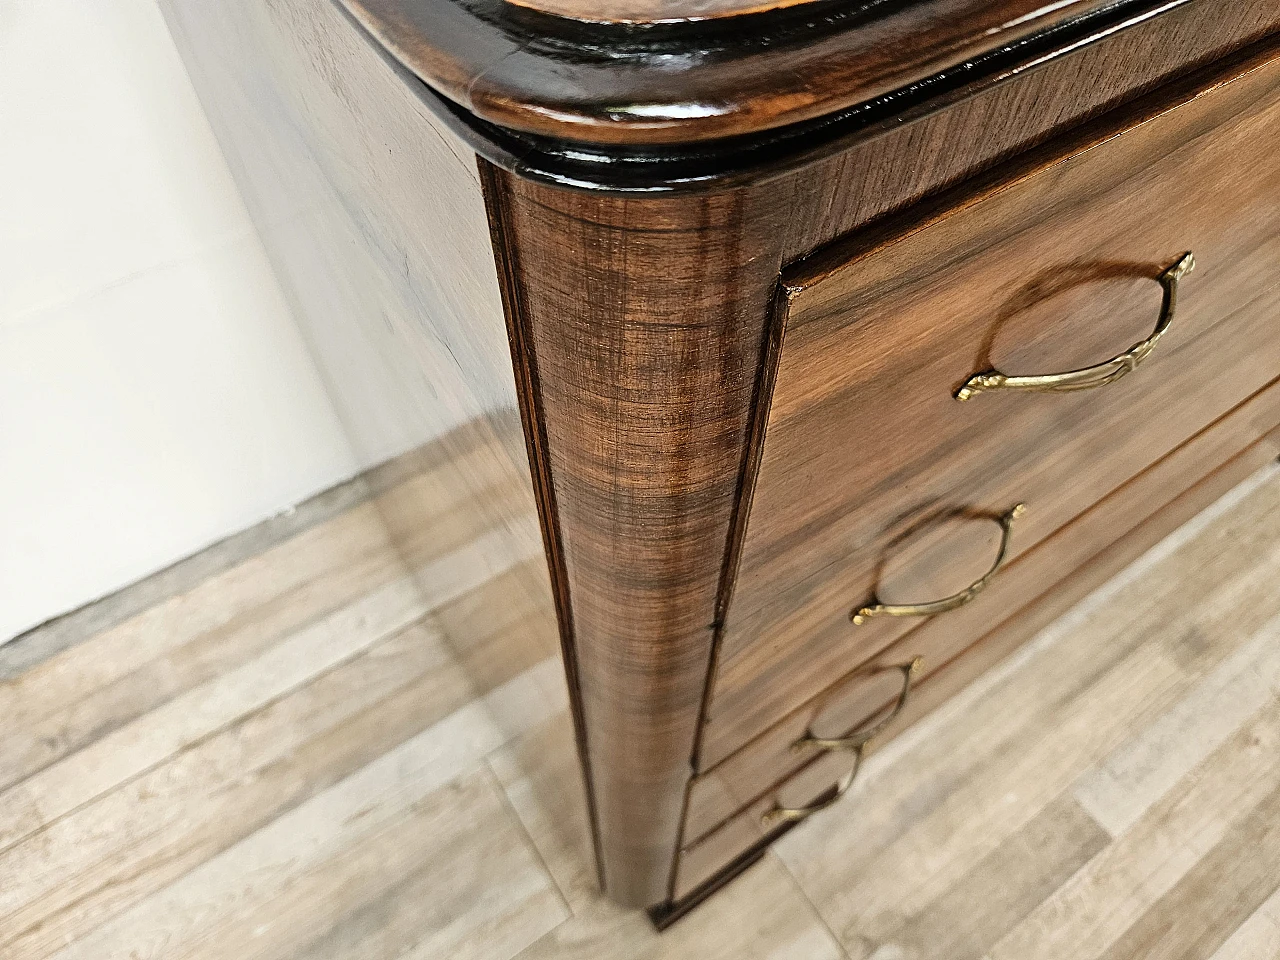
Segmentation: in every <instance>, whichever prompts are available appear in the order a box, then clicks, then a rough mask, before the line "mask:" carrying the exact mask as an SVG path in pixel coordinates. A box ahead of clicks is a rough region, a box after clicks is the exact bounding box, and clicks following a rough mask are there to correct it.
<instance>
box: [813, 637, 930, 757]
mask: <svg viewBox="0 0 1280 960" xmlns="http://www.w3.org/2000/svg"><path fill="white" fill-rule="evenodd" d="M923 666H924V657H916V658H915V659H914V660H912V661H911V662H910V663H903V664H900V665H898V666H896V667H889V668H887V669H889V670H897V671H899V672H901V674H902V689H901V690H899V691H898V699H897V700H895V701H894V704H893V709H892V710H890V711H889V712H888V714H886V715H885V716H884V718H883V719H881V720H880V721H878V722H877V723H875V724H873V725H872V726H870V727H868V728H865V729H859V730H854V731H853V732H852V733H850V734H849V735H848V736H844V737H834V738H826V737H815V736H814V735H813V734H811V733H809V732H808V731H805V735H804V736H803V737H801V738H800V739H799V740H797V741H796V742H795V743H793V744H792V745H791V750H792V752H793V753H800V752H802V751H805V750H809V749H817V750H856V749H857V748H858V747H862V746H865V745H866V744H867V743H868V742H870V741H871V740H873V739H875V738H876V737H878V736H879V735H880V734H881V733H882V732H883V731H884V729H885V728H886V727H887V726H889V724H891V723H893V721H894V720H896V719H897V718H898V714H900V713H901V712H902V708H903V707H905V706H906V705H907V698H908V696H909V695H910V693H911V680H912V678H913V677H915V675H916V674H918V673H919V672H920V670H921V668H922V667H923Z"/></svg>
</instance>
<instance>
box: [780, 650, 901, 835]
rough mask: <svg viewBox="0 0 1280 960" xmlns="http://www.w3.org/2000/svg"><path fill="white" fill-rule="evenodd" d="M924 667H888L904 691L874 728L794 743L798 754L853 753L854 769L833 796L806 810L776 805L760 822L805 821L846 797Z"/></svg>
mask: <svg viewBox="0 0 1280 960" xmlns="http://www.w3.org/2000/svg"><path fill="white" fill-rule="evenodd" d="M923 666H924V658H923V657H916V658H915V659H914V660H912V661H911V662H910V663H904V664H902V665H900V666H896V667H890V668H889V669H891V670H899V671H901V672H902V689H901V691H899V693H898V699H897V700H895V701H894V704H893V709H891V710H890V711H889V713H888V714H887V715H886V716H885V717H884V719H882V720H880V721H879V722H877V723H875V724H873V725H872V726H871V727H869V728H867V729H863V730H855V731H854V732H853V733H851V734H849V735H848V736H845V737H836V738H832V739H827V738H824V737H815V736H813V735H812V734H810V733H805V735H804V736H803V737H801V738H800V739H799V740H797V741H796V742H795V743H793V744H792V745H791V749H792V750H793V751H796V752H799V751H802V750H810V749H816V750H828V751H833V752H834V751H839V752H849V753H852V754H853V769H852V770H850V771H849V772H848V773H846V774H845V775H844V776H843V777H841V778H840V779H839V780H838V781H836V785H835V788H834V789H833V790H832V792H831V793H830V795H828V796H825V797H823V799H821V800H819V801H818V802H817V803H812V804H810V805H809V806H807V807H783V806H779V805H776V804H775V806H774V807H773V809H771V810H767V811H765V813H764V814H762V815H761V817H760V823H761V824H762V825H763V826H766V827H773V826H777V825H778V824H779V823H795V822H798V821H800V820H804V819H805V818H806V817H811V816H813V815H814V814H815V813H817V812H818V811H820V810H825V809H827V807H829V806H831V805H832V804H833V803H835V802H836V801H837V800H839V799H840V798H841V797H843V796H844V795H845V794H846V793H847V792H848V791H849V788H850V787H852V786H853V781H854V780H856V779H857V777H858V771H859V770H861V769H862V757H863V754H864V752H865V751H866V747H867V744H868V743H870V742H871V740H872V739H873V738H875V737H876V736H878V735H879V734H880V733H881V732H882V731H883V730H884V729H885V728H886V727H887V726H889V724H891V723H892V722H893V721H894V720H896V719H897V717H898V714H900V713H902V709H903V708H904V707H905V706H906V705H907V698H908V696H909V695H910V693H911V680H912V678H913V677H915V675H916V674H918V673H919V672H920V669H921V667H923Z"/></svg>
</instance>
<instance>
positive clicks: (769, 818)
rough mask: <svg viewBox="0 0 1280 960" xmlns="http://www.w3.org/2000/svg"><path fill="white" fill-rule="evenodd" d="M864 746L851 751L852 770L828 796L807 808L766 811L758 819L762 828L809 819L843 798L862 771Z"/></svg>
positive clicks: (780, 808) (838, 782)
mask: <svg viewBox="0 0 1280 960" xmlns="http://www.w3.org/2000/svg"><path fill="white" fill-rule="evenodd" d="M866 746H867V745H866V744H865V743H864V744H861V745H860V746H858V747H856V748H855V749H854V751H853V769H852V770H850V771H849V772H848V773H846V774H845V775H844V776H843V777H841V778H840V779H839V780H838V781H837V782H836V786H835V790H834V791H833V792H832V793H831V794H830V795H829V796H826V797H824V798H823V799H821V800H819V801H818V802H817V803H811V804H810V805H809V806H807V807H779V806H775V807H774V808H773V809H772V810H766V811H765V812H764V813H763V814H762V815H761V817H760V823H761V825H762V826H766V827H773V826H777V825H778V824H780V823H796V822H798V821H800V820H804V819H805V818H806V817H811V816H813V815H814V814H815V813H817V812H819V811H820V810H825V809H827V807H829V806H831V805H832V804H833V803H835V802H836V801H837V800H839V799H840V798H841V797H843V796H844V795H845V794H846V793H847V792H848V791H849V788H850V787H852V786H853V781H854V780H856V779H857V777H858V771H859V770H861V769H862V754H863V753H864V752H865V750H866Z"/></svg>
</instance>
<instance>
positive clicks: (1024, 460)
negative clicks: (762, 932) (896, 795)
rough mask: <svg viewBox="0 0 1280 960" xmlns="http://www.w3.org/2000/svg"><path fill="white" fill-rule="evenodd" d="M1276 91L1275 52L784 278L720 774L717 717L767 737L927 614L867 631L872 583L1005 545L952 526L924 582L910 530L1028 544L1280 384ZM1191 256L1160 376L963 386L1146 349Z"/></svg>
mask: <svg viewBox="0 0 1280 960" xmlns="http://www.w3.org/2000/svg"><path fill="white" fill-rule="evenodd" d="M1278 90H1280V68H1278V67H1277V66H1276V65H1275V64H1274V63H1269V64H1265V65H1260V66H1257V67H1255V68H1253V69H1252V70H1250V71H1249V72H1248V73H1247V74H1245V75H1244V76H1243V77H1241V78H1240V79H1238V80H1236V81H1234V82H1231V83H1228V84H1226V85H1225V86H1221V87H1215V88H1211V89H1210V90H1208V91H1206V92H1204V93H1203V94H1202V95H1200V96H1198V97H1196V98H1195V99H1193V100H1191V101H1190V102H1188V103H1186V104H1185V105H1182V106H1178V107H1176V108H1174V109H1172V110H1169V111H1167V112H1165V111H1161V112H1160V113H1158V114H1157V115H1155V116H1153V117H1150V118H1144V119H1143V120H1142V122H1140V123H1139V125H1137V126H1135V127H1133V128H1132V129H1129V130H1127V131H1126V132H1124V133H1123V134H1122V135H1120V136H1119V137H1116V138H1114V139H1113V138H1112V136H1111V135H1110V134H1104V135H1102V137H1101V138H1100V139H1099V140H1096V141H1094V142H1093V143H1091V144H1087V145H1086V146H1085V147H1084V149H1083V150H1078V149H1074V148H1073V149H1071V150H1069V151H1068V153H1067V155H1066V156H1061V155H1059V156H1051V157H1048V158H1037V159H1036V160H1035V162H1034V164H1033V165H1031V166H1028V167H1026V168H1024V169H1023V170H1022V172H1020V173H1018V174H1016V175H1014V176H1013V178H1012V180H1011V182H1010V183H1009V184H1000V185H998V186H996V187H995V188H994V192H991V193H985V194H984V193H983V192H982V191H978V192H977V193H975V194H970V195H966V196H964V197H962V198H957V200H956V201H955V203H956V204H958V205H959V206H958V210H957V211H956V212H951V211H950V210H949V209H947V208H946V207H945V206H944V205H943V204H944V203H945V201H944V202H943V203H940V204H939V206H940V207H941V208H942V209H941V210H940V212H939V213H937V214H935V215H933V216H932V217H929V218H926V220H925V222H922V223H920V224H919V226H917V227H915V228H912V229H909V230H908V232H907V233H906V235H905V236H904V237H903V238H901V239H898V238H884V239H881V238H879V237H876V236H874V235H872V237H871V238H869V239H868V238H864V239H859V240H853V241H851V242H850V245H859V246H858V247H855V252H852V253H851V252H848V251H847V250H841V249H837V250H832V251H830V252H828V253H826V254H824V255H823V257H822V258H821V259H818V260H816V261H814V262H812V263H810V264H808V265H806V266H805V267H804V268H803V273H793V274H789V275H788V276H787V277H786V281H785V282H786V291H787V293H786V307H785V309H784V312H783V315H782V316H781V318H780V321H779V322H780V323H782V324H784V325H785V334H784V336H785V339H784V341H783V345H782V349H781V360H780V366H779V372H778V374H777V384H776V386H775V387H774V390H773V394H772V402H771V405H770V408H769V422H768V425H767V428H766V429H767V432H766V434H765V440H764V444H763V450H762V454H761V461H760V466H759V472H758V476H757V479H756V482H755V487H754V495H753V499H752V503H751V519H750V521H749V523H748V525H747V529H746V535H745V540H744V543H743V547H742V556H741V563H740V568H739V573H738V578H737V582H736V585H735V588H734V599H733V604H732V606H731V608H730V612H729V616H728V619H727V622H726V626H725V629H724V633H723V638H722V641H721V647H720V653H719V668H718V676H717V679H716V686H715V690H714V692H713V695H712V702H711V706H710V709H709V713H708V725H707V731H706V734H705V740H704V743H705V744H707V747H706V753H705V756H704V759H703V763H704V764H705V765H711V764H712V763H714V762H715V760H716V759H717V758H719V757H722V756H724V755H726V754H727V753H728V752H729V751H731V750H733V749H735V748H736V747H737V746H740V745H741V741H737V742H735V741H733V740H728V739H724V738H722V737H721V736H720V735H719V733H718V731H717V719H718V717H719V716H721V715H724V716H727V717H731V718H733V722H734V724H735V725H736V729H738V730H741V729H742V717H743V715H744V713H746V714H749V715H751V716H753V717H757V718H758V719H759V721H760V724H761V728H763V726H764V725H767V723H768V722H770V721H772V720H773V719H776V718H777V717H778V716H780V715H781V714H782V713H785V712H786V711H787V710H789V709H790V708H791V707H793V706H794V705H795V704H797V703H799V702H802V701H803V700H804V699H807V698H808V697H809V696H811V695H812V694H813V693H815V692H816V690H817V689H820V687H818V688H815V687H813V686H811V684H813V683H815V682H818V683H820V684H821V685H822V686H825V685H826V682H827V680H828V678H829V676H830V672H831V671H832V670H835V671H836V672H837V673H842V672H844V671H845V670H847V669H849V668H851V667H854V666H856V665H857V664H858V663H860V662H862V661H864V660H866V659H867V658H869V657H870V656H872V655H874V654H875V653H876V652H877V651H878V650H880V649H882V648H883V647H884V646H886V645H887V644H888V643H889V642H891V641H892V640H893V639H895V638H896V637H897V636H900V635H902V633H904V632H905V631H906V630H907V629H910V627H911V625H912V622H911V620H910V619H896V618H894V619H891V618H885V619H881V620H874V619H873V620H871V621H869V622H868V623H866V624H864V625H862V626H860V627H854V626H852V625H851V624H850V623H849V614H850V612H851V610H852V609H854V608H855V607H858V606H860V605H861V604H863V603H864V602H866V601H867V600H868V599H870V598H871V597H872V596H874V595H876V594H877V592H878V593H879V594H880V595H881V596H882V597H884V598H885V599H887V600H889V601H890V602H898V603H904V602H920V601H923V600H928V599H933V598H935V597H940V596H946V595H948V594H950V593H952V592H955V590H957V589H959V588H961V587H963V586H964V585H965V584H966V583H968V582H970V581H972V580H973V579H975V578H976V576H977V575H978V574H980V573H981V572H982V571H983V570H984V569H985V568H987V567H989V566H990V563H991V557H992V556H993V555H994V550H993V549H992V547H991V545H990V544H989V543H988V542H986V540H983V539H980V538H979V536H978V533H979V532H980V531H977V530H972V529H969V528H970V527H972V526H973V525H972V524H970V525H968V526H966V527H963V528H961V529H960V530H959V531H956V530H954V529H952V527H951V526H947V527H945V528H944V529H943V530H942V532H941V533H940V535H939V536H938V537H936V538H934V539H933V541H932V542H931V543H928V544H926V546H925V547H924V548H923V550H924V553H925V554H926V560H928V563H929V569H928V570H926V571H925V572H923V573H922V572H921V571H920V570H919V569H917V570H916V571H915V575H914V576H908V575H907V574H910V573H911V571H910V569H909V565H908V569H906V570H895V569H894V564H895V561H900V560H901V559H902V558H901V557H899V556H898V553H899V550H900V543H901V541H902V539H903V538H904V536H908V535H909V536H913V537H916V540H917V542H915V543H912V544H911V546H912V547H913V548H915V549H921V548H920V544H919V542H918V541H919V538H920V534H919V529H920V528H921V526H922V525H923V527H924V532H925V533H927V532H928V530H929V527H930V526H932V525H936V523H937V519H938V517H939V516H946V515H947V514H948V513H949V512H950V511H955V510H964V511H975V512H977V513H978V514H987V515H997V514H999V513H1000V512H1002V511H1004V510H1006V509H1008V508H1009V507H1010V506H1011V505H1012V504H1013V503H1015V502H1018V501H1024V502H1026V504H1027V507H1028V509H1027V513H1026V515H1025V517H1023V518H1022V519H1020V520H1019V521H1018V522H1017V524H1016V525H1015V529H1014V533H1013V551H1014V555H1015V556H1016V555H1018V554H1019V553H1021V552H1022V551H1025V550H1027V549H1029V548H1030V547H1032V546H1033V545H1034V544H1035V543H1037V542H1038V541H1039V540H1041V539H1043V538H1044V537H1046V536H1048V535H1049V534H1050V533H1052V532H1053V531H1054V530H1056V529H1058V528H1059V527H1061V526H1062V525H1063V524H1065V523H1066V522H1068V521H1069V520H1070V519H1071V518H1072V517H1074V516H1076V515H1078V514H1079V513H1081V512H1082V511H1083V510H1084V509H1086V508H1087V507H1089V506H1090V505H1091V504H1093V503H1095V502H1097V501H1098V500H1100V499H1101V498H1103V497H1104V496H1106V495H1107V494H1108V493H1109V492H1110V491H1111V490H1114V489H1116V488H1118V487H1119V486H1121V485H1122V484H1123V483H1125V482H1126V481H1127V480H1129V479H1130V478H1131V477H1133V476H1134V475H1136V474H1137V473H1138V472H1140V471H1141V470H1142V469H1144V468H1145V467H1146V466H1147V465H1148V464H1150V463H1151V462H1153V461H1154V460H1156V459H1158V458H1159V457H1161V456H1162V455H1163V454H1164V453H1166V452H1168V451H1169V450H1171V449H1174V448H1175V447H1177V446H1179V445H1180V444H1182V443H1184V442H1186V440H1187V439H1189V438H1190V437H1191V436H1192V435H1194V434H1195V433H1196V432H1198V431H1199V430H1201V429H1203V428H1204V427H1206V426H1208V425H1209V424H1210V423H1212V422H1213V421H1214V420H1216V419H1217V418H1218V417H1220V416H1221V415H1222V414H1224V413H1225V412H1226V411H1227V410H1229V409H1231V408H1232V407H1233V406H1234V405H1236V404H1237V403H1239V402H1241V401H1242V400H1243V399H1244V398H1245V397H1247V396H1248V395H1249V394H1251V393H1253V392H1255V391H1256V390H1258V389H1260V388H1261V387H1262V386H1264V385H1265V384H1266V383H1268V382H1269V381H1270V380H1271V379H1272V377H1273V376H1274V373H1275V371H1276V370H1277V369H1280V337H1277V335H1276V331H1275V325H1274V316H1275V315H1276V312H1277V309H1280V303H1277V302H1276V294H1275V292H1274V289H1273V284H1272V283H1271V278H1272V277H1273V276H1274V274H1275V271H1276V267H1277V263H1280V235H1277V233H1276V224H1277V223H1280V218H1278V217H1277V207H1278V206H1280V166H1278V165H1277V164H1276V163H1275V162H1274V159H1273V158H1272V157H1271V156H1270V149H1269V146H1268V144H1269V143H1270V142H1271V140H1273V139H1274V137H1275V134H1276V131H1277V130H1280V95H1278V94H1277V91H1278ZM1192 184H1213V185H1214V189H1213V190H1212V191H1211V192H1202V191H1201V190H1197V189H1194V188H1193V187H1192V188H1189V185H1192ZM864 244H865V246H862V245H864ZM1186 250H1193V251H1195V252H1196V254H1197V258H1198V262H1199V263H1200V267H1199V268H1198V270H1197V272H1196V273H1195V274H1193V275H1192V276H1191V277H1188V278H1187V279H1186V281H1185V282H1184V284H1183V292H1182V299H1181V301H1180V305H1179V309H1178V318H1177V319H1176V320H1175V322H1174V327H1173V328H1171V335H1170V338H1169V339H1168V340H1167V341H1165V342H1162V343H1161V345H1160V348H1159V349H1158V350H1157V352H1156V354H1153V356H1152V357H1151V359H1150V362H1149V366H1146V365H1144V366H1143V367H1141V368H1139V370H1138V371H1137V372H1136V373H1134V374H1133V375H1132V376H1130V377H1128V378H1125V379H1122V380H1120V381H1119V382H1117V383H1115V384H1113V385H1110V386H1108V387H1106V388H1103V389H1100V390H1096V391H1082V392H1078V393H1073V394H1043V395H1042V394H1017V395H1013V394H1005V395H1002V394H999V393H992V394H989V395H981V396H979V397H977V398H975V399H973V400H971V401H969V402H968V403H964V404H961V403H958V402H957V401H956V400H955V399H954V398H953V394H954V392H955V390H956V388H957V387H958V386H959V385H960V384H961V383H963V382H964V380H965V379H966V378H967V377H968V375H969V374H971V373H976V372H978V371H980V370H984V369H988V368H990V367H991V366H992V365H993V364H994V365H996V366H1000V367H1005V368H1008V369H1009V370H1011V371H1014V372H1051V371H1054V370H1064V369H1071V368H1073V367H1078V366H1081V365H1083V364H1086V363H1090V362H1099V361H1101V360H1104V359H1106V358H1107V357H1110V356H1113V355H1115V354H1116V353H1119V352H1121V351H1122V350H1124V349H1126V348H1127V347H1128V346H1130V345H1131V344H1133V343H1134V342H1136V341H1137V340H1139V339H1142V338H1143V337H1145V336H1146V335H1147V334H1149V333H1150V331H1151V329H1152V328H1153V326H1154V323H1155V319H1156V315H1157V314H1158V307H1159V299H1160V288H1159V286H1158V285H1157V284H1156V283H1154V282H1153V279H1152V278H1154V277H1155V276H1156V275H1157V274H1158V273H1159V272H1160V271H1161V270H1162V269H1164V268H1165V267H1167V266H1168V265H1170V264H1171V263H1173V262H1174V261H1175V260H1177V259H1178V257H1179V256H1181V254H1182V253H1183V252H1184V251H1186ZM1135 277H1136V278H1145V280H1139V281H1137V282H1135V280H1134V278H1135ZM1144 295H1145V296H1144ZM1179 329H1180V332H1177V331H1178V330H1179ZM983 529H985V530H988V531H992V530H994V529H995V528H994V524H990V523H988V524H985V525H984V526H983ZM987 539H990V538H989V537H988V538H987ZM930 553H932V555H931V556H930V555H929V554H930ZM916 566H917V567H919V563H917V564H916ZM942 616H943V617H945V616H946V615H945V614H943V615H942ZM775 691H776V692H775ZM778 706H783V707H784V708H785V709H783V710H777V708H778ZM771 710H774V711H777V712H774V713H772V714H770V711H771Z"/></svg>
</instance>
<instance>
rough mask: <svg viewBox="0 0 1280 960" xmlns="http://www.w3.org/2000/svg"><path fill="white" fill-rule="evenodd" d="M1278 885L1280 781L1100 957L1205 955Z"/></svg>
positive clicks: (1167, 959)
mask: <svg viewBox="0 0 1280 960" xmlns="http://www.w3.org/2000/svg"><path fill="white" fill-rule="evenodd" d="M1277 888H1280V786H1277V787H1275V788H1274V789H1273V790H1272V791H1271V792H1270V793H1269V794H1267V795H1266V796H1265V797H1263V798H1262V799H1261V800H1259V801H1258V803H1257V805H1256V806H1254V807H1253V808H1252V809H1251V810H1248V812H1247V813H1245V814H1244V815H1243V816H1241V817H1239V819H1237V820H1236V821H1235V822H1234V823H1233V824H1232V825H1231V827H1230V828H1229V829H1228V830H1227V831H1226V833H1225V835H1224V836H1222V838H1221V839H1219V840H1218V842H1217V843H1216V844H1214V846H1213V848H1212V849H1211V850H1209V851H1208V852H1207V853H1206V854H1205V855H1204V856H1203V857H1201V858H1200V859H1199V860H1198V861H1197V862H1196V864H1195V866H1193V867H1192V868H1191V869H1190V870H1188V871H1187V872H1186V873H1185V874H1183V876H1182V878H1181V879H1180V880H1179V881H1178V882H1177V884H1176V885H1175V886H1174V887H1173V888H1172V889H1171V890H1169V891H1168V892H1167V893H1166V894H1165V895H1164V896H1162V897H1161V898H1160V899H1159V900H1157V901H1156V902H1155V903H1154V904H1152V905H1151V907H1150V908H1149V909H1148V910H1147V912H1146V913H1144V914H1143V915H1142V916H1141V917H1139V918H1138V921H1137V922H1136V923H1134V924H1133V926H1131V927H1129V929H1128V930H1126V931H1125V933H1124V935H1123V936H1122V937H1120V938H1119V939H1118V940H1117V941H1116V942H1115V943H1113V944H1112V945H1111V946H1110V948H1108V949H1107V951H1106V952H1105V953H1104V954H1103V955H1102V960H1132V958H1135V957H1141V958H1143V960H1208V958H1209V957H1210V956H1211V955H1212V954H1213V953H1214V952H1215V951H1216V950H1217V949H1218V948H1219V947H1220V946H1222V945H1223V944H1224V943H1225V942H1226V941H1227V939H1228V938H1229V937H1230V936H1231V934H1232V933H1234V932H1235V931H1236V930H1237V929H1238V928H1239V927H1240V926H1241V925H1242V924H1243V923H1244V922H1245V921H1246V920H1247V919H1248V918H1249V916H1250V915H1251V914H1252V913H1253V912H1254V911H1255V910H1257V909H1258V908H1259V907H1260V906H1261V905H1262V904H1263V903H1265V902H1266V900H1267V898H1268V897H1270V896H1271V895H1272V894H1273V893H1275V891H1276V889H1277Z"/></svg>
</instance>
